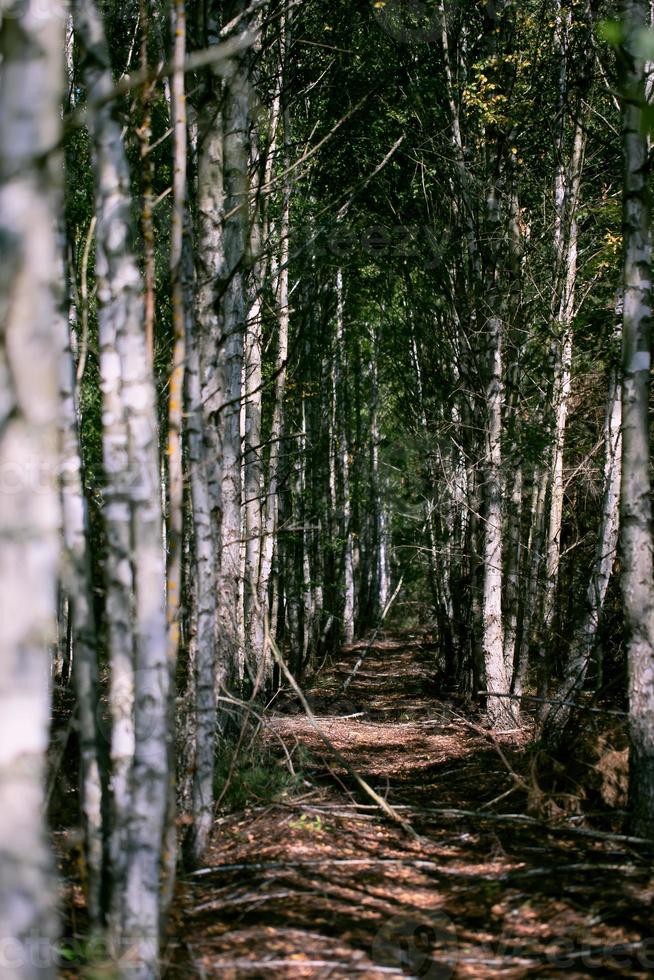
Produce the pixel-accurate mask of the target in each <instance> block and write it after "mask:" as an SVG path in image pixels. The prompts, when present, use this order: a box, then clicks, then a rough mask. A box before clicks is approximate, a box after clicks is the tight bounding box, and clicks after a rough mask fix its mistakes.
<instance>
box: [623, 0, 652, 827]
mask: <svg viewBox="0 0 654 980" xmlns="http://www.w3.org/2000/svg"><path fill="white" fill-rule="evenodd" d="M622 11H623V25H624V34H625V41H624V44H623V46H622V49H621V51H620V72H621V77H620V83H621V84H620V88H621V96H622V120H623V140H624V158H625V182H624V207H623V237H624V315H623V364H622V367H623V376H622V377H623V381H622V385H623V387H622V420H623V425H622V492H621V499H620V512H621V514H620V516H621V535H620V552H621V558H622V591H623V597H624V610H625V619H626V624H627V630H628V641H627V642H628V646H627V650H628V658H629V722H630V732H631V757H630V766H629V769H630V787H629V793H630V808H631V821H632V827H633V830H634V832H635V833H638V834H642V835H647V836H654V561H653V554H652V552H653V543H652V508H651V482H650V439H649V391H650V365H651V351H650V343H651V339H650V323H651V316H652V299H651V293H652V276H651V260H652V255H651V251H652V250H651V235H650V213H649V194H648V186H647V179H648V152H647V138H646V136H645V135H644V133H645V132H646V130H645V127H644V126H643V109H644V105H645V84H644V70H643V69H644V65H643V63H642V61H641V60H640V58H639V57H638V55H637V54H636V47H637V44H638V39H639V34H640V32H641V31H642V30H643V28H645V27H646V26H647V24H648V22H649V6H648V3H647V2H645V0H624V2H623V6H622Z"/></svg>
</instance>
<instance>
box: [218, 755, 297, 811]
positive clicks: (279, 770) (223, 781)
mask: <svg viewBox="0 0 654 980" xmlns="http://www.w3.org/2000/svg"><path fill="white" fill-rule="evenodd" d="M294 768H295V773H292V772H290V770H289V768H288V764H287V760H286V758H285V757H284V756H281V757H280V756H279V753H274V752H273V751H272V749H271V748H270V747H269V746H268V745H266V744H264V743H263V742H262V741H261V739H260V738H259V737H256V738H255V739H254V740H253V741H252V742H251V743H250V745H249V746H246V747H244V746H241V748H240V749H238V750H237V746H236V745H234V744H228V745H223V746H221V747H220V749H219V752H218V754H217V758H216V767H215V776H214V783H215V795H216V799H220V797H221V796H222V801H221V805H222V806H223V807H224V808H225V809H226V810H228V811H238V810H245V809H246V808H247V807H248V806H260V805H261V804H268V803H275V802H277V801H278V800H282V799H289V798H290V797H292V796H293V794H294V793H296V792H297V791H298V790H299V788H300V787H301V785H302V780H303V775H302V772H301V770H300V769H298V768H297V766H294Z"/></svg>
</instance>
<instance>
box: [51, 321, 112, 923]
mask: <svg viewBox="0 0 654 980" xmlns="http://www.w3.org/2000/svg"><path fill="white" fill-rule="evenodd" d="M60 326H61V332H62V335H63V336H62V347H63V350H64V354H63V358H62V362H61V372H60V379H61V380H60V395H61V415H60V419H61V421H60V457H61V464H60V493H61V508H62V524H63V544H64V565H63V570H62V579H63V583H64V586H65V588H66V592H67V594H68V595H69V596H70V597H71V598H70V618H71V623H72V634H73V635H72V641H73V646H74V656H73V677H74V681H75V690H76V695H77V717H78V725H79V729H78V730H79V743H80V784H79V785H80V808H81V811H82V816H83V820H84V847H85V860H86V902H87V908H88V913H89V919H90V921H91V924H92V926H93V928H98V926H99V925H100V924H101V921H102V915H103V894H102V875H103V860H104V852H103V823H102V813H103V807H102V804H103V800H102V795H103V793H102V780H101V775H100V772H101V770H100V759H99V732H98V725H97V710H98V662H97V633H96V623H95V615H94V609H93V591H92V582H91V556H90V554H89V548H88V540H89V523H88V508H87V505H86V498H85V495H84V485H83V479H82V461H81V453H80V442H79V429H78V421H77V420H78V408H77V399H76V390H75V365H74V362H73V354H72V351H71V347H70V330H69V327H68V323H67V322H66V318H65V317H64V316H61V317H60Z"/></svg>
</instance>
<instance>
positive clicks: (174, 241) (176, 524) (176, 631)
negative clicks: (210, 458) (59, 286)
mask: <svg viewBox="0 0 654 980" xmlns="http://www.w3.org/2000/svg"><path fill="white" fill-rule="evenodd" d="M172 30H173V61H174V65H175V70H174V72H173V77H172V89H171V91H172V106H171V108H172V116H173V215H172V229H171V242H170V279H171V286H172V296H171V306H172V324H173V335H174V343H173V356H172V364H171V367H170V375H169V378H168V445H167V457H168V525H167V529H168V555H167V569H166V623H167V627H168V666H169V671H170V694H169V714H168V728H169V731H168V774H169V789H168V814H167V818H166V828H165V843H164V855H163V872H164V888H163V894H162V910H163V911H164V912H165V911H167V909H168V906H169V905H170V902H171V901H172V896H173V888H174V882H175V869H176V865H177V833H176V825H175V809H176V778H175V777H176V766H177V751H176V748H177V747H176V739H175V728H176V722H177V718H176V714H177V712H176V697H175V695H176V676H177V658H178V654H179V642H180V616H181V610H182V607H181V590H182V549H183V543H184V537H183V534H184V472H183V470H184V466H183V450H182V420H183V401H184V367H185V360H186V309H185V300H186V295H187V290H185V282H184V262H183V258H184V223H185V216H186V194H187V178H186V170H187V166H186V162H187V149H186V92H185V80H184V61H185V58H186V6H185V0H174V4H173V14H172ZM146 342H147V336H146Z"/></svg>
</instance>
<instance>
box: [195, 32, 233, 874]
mask: <svg viewBox="0 0 654 980" xmlns="http://www.w3.org/2000/svg"><path fill="white" fill-rule="evenodd" d="M208 27H209V37H208V41H209V42H211V41H217V39H218V28H217V25H216V24H215V23H214V21H213V19H212V20H210V22H209V25H208ZM219 104H220V91H219V81H218V79H217V78H216V77H213V78H211V79H210V80H208V81H207V82H206V88H205V91H204V92H203V100H202V109H201V112H200V114H199V117H198V191H197V215H198V221H197V233H196V248H195V259H196V276H197V290H196V326H197V337H196V343H197V349H198V350H199V357H197V358H196V343H194V339H192V338H189V343H188V355H189V356H188V361H187V367H186V381H187V400H188V413H189V417H188V440H189V463H190V465H191V475H192V482H191V494H192V501H193V525H194V548H195V569H196V575H195V588H196V597H195V598H196V604H197V605H196V610H197V613H196V614H197V644H196V649H195V664H194V682H195V738H196V746H195V766H194V774H193V799H192V813H193V820H194V823H193V827H192V829H191V834H190V846H189V853H190V855H191V860H192V862H193V863H196V864H197V863H198V862H199V861H200V860H201V858H202V855H203V853H204V851H205V850H206V847H207V844H208V840H209V834H210V831H211V825H212V823H213V801H214V757H215V751H216V735H217V714H216V707H217V700H216V695H217V691H218V690H219V688H220V686H221V684H222V683H223V681H224V669H223V666H222V665H219V663H218V655H217V642H218V627H217V616H216V583H217V572H218V556H219V541H220V474H221V466H222V459H221V457H220V447H219V443H218V439H217V425H216V418H217V412H218V410H219V408H220V405H221V401H222V394H221V390H220V388H219V386H218V383H217V363H216V358H217V354H218V346H219V325H218V317H217V315H216V307H217V304H218V302H219V290H218V283H219V281H220V280H221V278H222V275H223V270H224V265H225V257H224V237H223V215H224V207H225V204H224V201H225V196H224V188H223V127H222V116H221V113H220V110H219V108H218V106H219ZM188 328H189V325H188V324H187V329H188Z"/></svg>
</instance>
